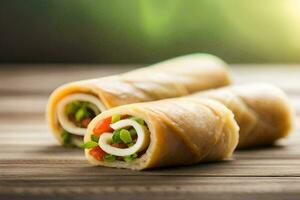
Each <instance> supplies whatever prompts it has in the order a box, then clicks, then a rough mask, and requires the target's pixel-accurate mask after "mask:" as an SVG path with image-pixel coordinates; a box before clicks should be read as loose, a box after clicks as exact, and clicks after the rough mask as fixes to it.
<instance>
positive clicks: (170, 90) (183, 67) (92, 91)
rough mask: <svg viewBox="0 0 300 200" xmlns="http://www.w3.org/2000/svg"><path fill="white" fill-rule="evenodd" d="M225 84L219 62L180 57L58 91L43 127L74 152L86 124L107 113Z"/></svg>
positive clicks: (225, 74) (226, 77) (226, 78)
mask: <svg viewBox="0 0 300 200" xmlns="http://www.w3.org/2000/svg"><path fill="white" fill-rule="evenodd" d="M229 82H230V78H229V74H228V71H227V69H226V64H225V63H224V62H223V61H222V60H220V59H219V58H217V57H215V56H212V55H208V54H193V55H187V56H182V57H178V58H175V59H171V60H167V61H164V62H161V63H158V64H155V65H153V66H149V67H145V68H142V69H138V70H134V71H131V72H128V73H124V74H120V75H115V76H109V77H103V78H98V79H90V80H84V81H78V82H73V83H68V84H66V85H63V86H61V87H59V88H58V89H56V90H55V91H54V92H53V93H52V94H51V96H50V98H49V102H48V106H47V119H48V124H49V126H50V129H51V131H52V132H53V134H54V135H55V137H56V138H57V140H58V141H59V142H60V143H61V144H64V145H66V146H68V145H70V146H72V145H76V146H78V145H80V144H81V143H82V139H83V135H84V134H85V132H86V127H87V125H88V124H89V123H90V121H91V120H92V119H93V118H94V117H95V116H96V115H98V114H100V113H102V112H103V111H105V110H107V109H109V108H112V107H116V106H120V105H125V104H130V103H136V102H147V101H154V100H159V99H165V98H171V97H179V96H184V95H188V94H191V93H194V92H197V91H201V90H205V89H210V88H217V87H221V86H225V85H228V84H229Z"/></svg>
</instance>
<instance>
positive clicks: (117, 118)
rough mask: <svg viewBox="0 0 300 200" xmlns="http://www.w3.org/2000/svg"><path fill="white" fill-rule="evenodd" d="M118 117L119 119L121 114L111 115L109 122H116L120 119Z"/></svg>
mask: <svg viewBox="0 0 300 200" xmlns="http://www.w3.org/2000/svg"><path fill="white" fill-rule="evenodd" d="M120 119H121V115H113V116H112V117H111V123H112V124H113V123H116V122H117V121H120Z"/></svg>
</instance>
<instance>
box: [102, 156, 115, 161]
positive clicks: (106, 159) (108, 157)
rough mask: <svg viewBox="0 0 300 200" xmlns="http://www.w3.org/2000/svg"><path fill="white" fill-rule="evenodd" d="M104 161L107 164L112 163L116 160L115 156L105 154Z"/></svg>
mask: <svg viewBox="0 0 300 200" xmlns="http://www.w3.org/2000/svg"><path fill="white" fill-rule="evenodd" d="M104 160H105V161H107V162H112V161H115V160H116V156H114V155H111V154H106V155H105V156H104Z"/></svg>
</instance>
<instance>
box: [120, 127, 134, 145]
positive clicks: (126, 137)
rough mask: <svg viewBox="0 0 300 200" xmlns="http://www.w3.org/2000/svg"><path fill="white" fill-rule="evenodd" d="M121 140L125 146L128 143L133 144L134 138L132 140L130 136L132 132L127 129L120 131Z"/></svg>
mask: <svg viewBox="0 0 300 200" xmlns="http://www.w3.org/2000/svg"><path fill="white" fill-rule="evenodd" d="M120 139H121V140H122V141H123V142H124V143H125V144H128V143H131V142H132V138H131V135H130V132H129V131H128V130H126V129H122V130H121V131H120Z"/></svg>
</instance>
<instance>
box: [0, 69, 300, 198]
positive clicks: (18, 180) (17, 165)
mask: <svg viewBox="0 0 300 200" xmlns="http://www.w3.org/2000/svg"><path fill="white" fill-rule="evenodd" d="M133 68H134V67H132V66H122V67H120V66H95V65H92V66H90V65H85V66H84V65H77V66H74V65H73V66H68V67H66V66H65V65H40V66H32V65H22V66H21V65H2V66H1V69H0V199H1V200H2V199H3V200H4V199H42V198H43V199H67V198H72V199H83V198H85V199H119V200H120V199H131V200H132V199H153V198H158V197H159V198H164V199H172V200H173V199H188V200H190V199H218V200H219V199H230V200H231V199H257V198H261V199H272V200H274V199H300V137H299V136H300V135H299V130H300V127H299V125H298V124H299V122H300V66H285V65H277V66H275V65H270V66H266V65H263V66H259V65H236V66H233V67H232V69H231V70H232V73H233V76H234V81H235V83H238V84H240V83H247V82H253V81H268V82H270V83H274V84H275V85H277V86H280V87H281V88H283V89H284V90H285V91H286V92H287V93H288V94H289V96H290V99H291V102H292V104H293V106H294V108H295V112H296V115H297V117H296V121H297V123H298V124H296V127H295V130H294V132H293V133H292V135H291V136H290V138H289V139H285V140H282V141H280V142H279V143H278V144H277V145H276V146H274V147H272V148H266V149H255V150H248V151H238V152H236V153H235V155H234V158H233V160H232V161H225V162H219V163H210V164H199V165H194V166H189V167H176V168H167V169H156V170H149V171H142V172H136V171H130V170H118V169H109V168H103V167H91V166H90V165H89V164H88V163H87V161H86V160H85V158H84V155H83V151H82V150H80V149H66V148H63V147H60V146H59V145H58V144H57V142H56V141H55V140H54V138H53V137H52V135H51V133H50V132H49V130H48V129H47V125H46V123H45V120H44V115H45V113H44V110H45V104H46V101H47V98H48V95H49V94H50V92H51V91H52V90H53V89H54V88H55V87H57V86H59V85H61V84H62V83H65V82H69V81H72V80H78V79H85V78H90V77H95V76H104V75H109V74H114V73H119V72H121V71H126V70H130V69H133Z"/></svg>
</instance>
